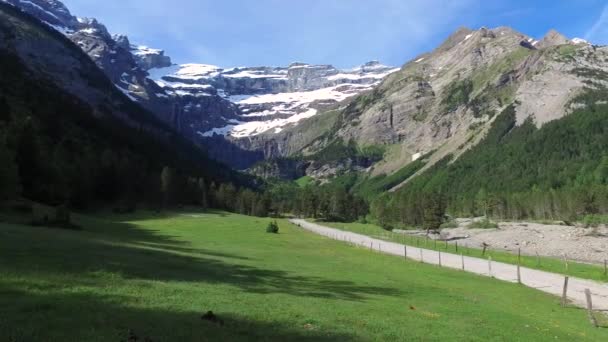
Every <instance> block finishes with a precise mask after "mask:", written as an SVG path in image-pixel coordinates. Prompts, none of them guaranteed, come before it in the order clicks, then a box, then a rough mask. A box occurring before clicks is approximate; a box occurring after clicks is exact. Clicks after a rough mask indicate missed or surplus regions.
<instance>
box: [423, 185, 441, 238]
mask: <svg viewBox="0 0 608 342" xmlns="http://www.w3.org/2000/svg"><path fill="white" fill-rule="evenodd" d="M424 204H425V205H424V214H423V225H424V229H426V231H427V234H428V233H429V232H430V231H431V230H433V231H436V230H438V229H439V227H440V226H441V224H442V223H443V220H444V218H445V211H446V205H445V200H444V198H443V196H442V195H441V194H439V193H432V194H429V195H428V197H427V198H426V199H425V201H424Z"/></svg>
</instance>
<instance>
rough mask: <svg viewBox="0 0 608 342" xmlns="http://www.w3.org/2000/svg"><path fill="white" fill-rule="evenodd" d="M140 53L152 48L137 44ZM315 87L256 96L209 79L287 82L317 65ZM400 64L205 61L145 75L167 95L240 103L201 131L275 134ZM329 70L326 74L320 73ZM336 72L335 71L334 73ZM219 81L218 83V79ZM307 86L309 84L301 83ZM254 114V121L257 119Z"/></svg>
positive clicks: (371, 83)
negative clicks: (235, 111) (226, 64)
mask: <svg viewBox="0 0 608 342" xmlns="http://www.w3.org/2000/svg"><path fill="white" fill-rule="evenodd" d="M139 49H140V50H141V51H142V53H146V52H147V51H151V49H150V48H147V47H140V48H139ZM317 68H319V70H321V71H319V72H320V74H319V75H316V77H317V78H318V79H320V80H324V82H323V81H319V82H320V83H319V89H312V88H311V90H301V91H289V92H279V93H275V92H270V91H269V92H268V93H261V94H258V95H245V94H231V93H228V91H226V89H215V88H214V87H213V86H211V85H210V84H214V82H218V81H220V80H221V79H224V80H226V79H232V80H234V79H243V80H245V79H254V80H266V81H269V82H289V80H290V76H289V73H290V72H292V71H294V70H298V69H317ZM398 70H399V68H391V67H388V66H385V65H382V64H380V63H379V62H377V61H374V62H370V63H367V64H364V65H361V66H359V67H356V68H353V69H349V70H338V69H331V70H329V71H328V70H326V69H325V66H318V65H310V64H304V63H297V64H292V65H290V66H289V67H286V68H285V67H238V68H228V69H224V68H221V67H218V66H215V65H208V64H182V65H173V66H170V67H166V68H156V69H151V70H149V71H148V73H149V78H150V79H152V80H154V81H155V82H156V83H157V84H158V85H159V86H160V87H162V88H163V89H164V90H165V91H166V92H167V93H168V94H172V95H177V96H194V97H199V96H212V95H214V94H218V95H220V96H222V97H224V98H225V99H227V100H228V101H230V102H232V103H234V104H235V105H236V106H238V107H239V108H240V110H241V112H242V120H237V122H225V123H222V126H220V127H214V128H212V129H210V130H208V131H205V132H202V131H201V132H198V134H199V135H200V136H203V137H212V136H214V135H224V136H232V137H236V138H244V137H250V136H254V135H258V134H262V133H264V132H269V131H270V132H272V131H273V132H274V133H279V132H280V131H282V130H283V129H285V128H287V127H288V126H293V125H295V124H297V123H298V122H300V121H302V120H304V119H307V118H310V117H312V116H315V115H316V114H317V113H318V110H317V109H316V108H315V107H316V106H315V105H319V104H324V105H327V104H334V103H339V102H341V101H344V100H346V99H348V98H350V97H353V96H356V95H358V94H361V93H362V92H364V91H368V90H371V89H373V88H374V86H376V85H377V84H379V83H380V82H381V81H382V80H383V79H384V78H385V77H387V76H388V75H390V74H391V73H393V72H396V71H398ZM324 72H327V73H328V74H327V75H325V74H323V73H324ZM332 72H335V73H336V74H332ZM220 83H221V82H220ZM303 89H309V88H303ZM256 117H257V120H256V119H255V118H256Z"/></svg>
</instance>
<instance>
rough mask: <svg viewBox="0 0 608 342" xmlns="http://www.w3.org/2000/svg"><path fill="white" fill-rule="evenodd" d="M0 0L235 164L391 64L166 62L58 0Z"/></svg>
mask: <svg viewBox="0 0 608 342" xmlns="http://www.w3.org/2000/svg"><path fill="white" fill-rule="evenodd" d="M1 1H4V2H8V3H10V4H12V5H14V6H17V7H18V8H20V9H21V10H23V11H25V12H27V13H29V14H31V15H33V16H35V17H37V18H38V19H40V20H41V21H43V22H44V23H46V24H48V25H49V26H51V27H53V28H54V29H56V30H57V31H59V32H61V33H63V34H64V35H65V36H66V37H68V38H69V39H70V40H72V41H73V42H75V43H76V44H77V45H78V46H80V47H81V48H82V50H83V51H84V52H86V53H87V54H88V55H89V56H90V58H91V59H92V60H93V61H94V62H95V63H96V64H97V65H98V66H99V67H100V68H101V69H102V70H103V71H104V72H105V73H106V75H107V76H108V77H109V78H110V79H111V80H112V82H113V83H114V84H115V85H116V87H117V88H118V89H120V90H121V91H122V92H123V93H124V94H126V95H127V96H128V97H129V98H130V99H131V100H133V101H136V102H138V103H139V104H141V105H142V106H144V107H145V108H147V109H148V110H150V111H152V112H154V113H155V114H156V115H157V116H158V117H159V118H161V119H162V120H163V121H165V122H166V123H169V124H170V125H172V126H173V127H174V128H175V129H176V130H177V131H178V132H180V133H181V134H182V135H183V136H185V137H186V138H188V139H190V140H192V141H194V142H196V143H197V144H199V145H204V146H205V147H206V148H207V149H208V150H209V153H210V155H211V156H213V157H215V158H217V159H218V160H220V161H223V162H226V163H228V164H230V165H232V166H234V167H237V168H247V167H249V166H250V165H252V164H253V163H255V162H257V161H260V160H262V159H264V158H271V157H278V156H284V155H287V153H288V151H290V149H287V148H283V147H284V146H285V144H283V143H282V141H283V140H285V139H284V137H279V139H277V140H275V139H274V138H273V137H274V135H275V134H278V133H280V132H281V131H282V130H284V129H285V128H288V127H293V126H295V125H296V124H297V123H298V122H300V121H301V120H303V119H307V118H310V117H313V116H315V115H316V114H317V113H318V112H319V111H323V110H326V109H328V108H331V107H332V106H335V105H336V104H337V103H339V102H340V101H342V100H344V99H347V98H350V97H353V96H355V95H358V94H360V93H362V92H365V91H369V90H370V89H372V88H373V87H374V86H375V85H377V84H378V83H379V82H380V81H381V80H382V79H383V78H384V77H386V76H387V75H388V74H390V73H391V72H394V71H396V70H397V69H394V68H392V67H388V66H384V65H381V64H380V63H379V62H375V61H374V62H369V63H366V64H364V65H362V66H360V67H357V68H354V69H351V70H339V69H337V68H335V67H333V66H331V65H310V64H306V63H293V64H291V65H289V66H288V67H241V68H230V69H224V68H220V67H216V66H211V65H204V64H184V65H172V63H171V59H170V57H168V56H165V54H164V51H162V50H158V49H153V48H149V47H146V46H139V45H136V44H131V42H130V41H129V39H128V37H126V36H123V35H111V34H110V33H109V32H108V30H107V29H106V27H105V26H104V25H103V24H101V23H100V22H98V21H97V20H96V19H91V18H81V17H76V16H73V15H72V14H71V13H70V11H69V10H68V9H67V7H66V6H65V5H63V4H62V3H61V2H60V1H56V0H31V1H30V0H28V1H26V0H1Z"/></svg>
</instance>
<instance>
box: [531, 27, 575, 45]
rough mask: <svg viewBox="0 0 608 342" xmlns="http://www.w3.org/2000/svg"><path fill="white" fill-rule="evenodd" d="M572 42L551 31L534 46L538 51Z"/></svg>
mask: <svg viewBox="0 0 608 342" xmlns="http://www.w3.org/2000/svg"><path fill="white" fill-rule="evenodd" d="M571 43H572V42H571V41H570V40H569V39H568V38H566V37H565V36H564V35H563V34H561V33H559V32H557V31H556V30H553V29H551V30H550V31H549V32H547V34H546V35H545V36H544V37H543V39H541V40H540V42H538V44H537V45H536V46H537V47H538V48H539V49H544V48H547V47H550V46H556V45H564V44H571Z"/></svg>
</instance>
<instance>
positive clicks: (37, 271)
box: [0, 221, 401, 301]
mask: <svg viewBox="0 0 608 342" xmlns="http://www.w3.org/2000/svg"><path fill="white" fill-rule="evenodd" d="M87 224H88V226H89V227H92V231H87V232H71V231H57V230H51V229H44V228H29V227H23V226H9V227H6V228H5V229H2V230H0V250H1V251H2V258H0V272H12V273H14V274H29V275H31V276H32V277H44V278H49V279H53V277H54V276H55V275H57V274H70V275H74V276H83V275H84V276H86V275H87V274H93V273H95V272H108V273H113V274H119V275H120V276H121V277H122V278H126V279H143V280H160V281H180V282H183V281H185V282H200V283H207V284H227V285H231V286H234V287H237V288H239V289H241V290H243V291H247V292H251V293H259V294H276V293H281V294H287V295H291V296H302V297H317V298H330V299H342V300H351V301H363V300H365V299H366V298H367V297H368V296H370V295H384V296H398V295H400V294H401V291H400V290H398V289H395V288H387V287H378V286H363V285H358V284H356V283H353V282H350V281H343V280H336V279H326V278H321V277H310V276H301V275H297V274H294V273H293V272H287V271H283V270H273V269H267V268H261V267H257V266H251V265H244V264H242V262H244V261H245V260H247V258H246V257H243V256H240V255H234V254H228V253H223V252H218V251H212V250H208V249H197V248H191V247H189V246H188V245H187V243H185V242H180V241H175V240H174V239H172V237H170V236H164V235H162V234H157V233H154V231H151V230H147V229H146V230H144V229H140V228H137V227H135V226H133V225H130V224H128V223H114V222H105V221H95V222H88V223H87ZM100 232H102V234H100ZM96 281H97V279H96ZM99 281H100V282H103V281H104V280H99Z"/></svg>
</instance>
